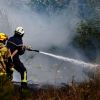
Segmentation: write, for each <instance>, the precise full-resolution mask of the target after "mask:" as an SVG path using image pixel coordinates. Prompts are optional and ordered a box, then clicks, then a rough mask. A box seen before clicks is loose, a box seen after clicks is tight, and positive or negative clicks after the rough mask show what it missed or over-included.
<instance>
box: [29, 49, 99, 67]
mask: <svg viewBox="0 0 100 100" xmlns="http://www.w3.org/2000/svg"><path fill="white" fill-rule="evenodd" d="M29 51H35V52H39V53H42V54H45V55H48V56H51V57H54V58H57V59H61V60H64V61H69V62H72V63H74V64H78V65H82V67H91V68H92V67H98V66H99V65H97V64H91V63H85V62H83V61H78V60H75V59H70V58H67V57H62V56H58V55H53V54H50V53H46V52H42V51H39V50H34V49H31V50H29Z"/></svg>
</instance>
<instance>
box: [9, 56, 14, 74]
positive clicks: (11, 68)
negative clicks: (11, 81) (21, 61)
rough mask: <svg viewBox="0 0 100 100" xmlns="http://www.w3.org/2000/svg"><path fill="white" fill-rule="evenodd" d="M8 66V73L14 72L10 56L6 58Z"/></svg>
mask: <svg viewBox="0 0 100 100" xmlns="http://www.w3.org/2000/svg"><path fill="white" fill-rule="evenodd" d="M8 66H9V71H10V73H11V74H12V73H13V71H14V64H13V60H12V57H11V56H10V57H9V58H8Z"/></svg>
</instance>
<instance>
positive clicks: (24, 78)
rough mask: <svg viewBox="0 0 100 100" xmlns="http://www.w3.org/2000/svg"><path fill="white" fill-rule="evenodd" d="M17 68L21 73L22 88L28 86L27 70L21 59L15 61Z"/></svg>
mask: <svg viewBox="0 0 100 100" xmlns="http://www.w3.org/2000/svg"><path fill="white" fill-rule="evenodd" d="M14 65H15V67H14V68H15V69H16V70H17V71H18V72H19V73H20V74H21V86H22V88H24V87H26V86H27V71H26V68H25V67H24V65H23V64H22V63H21V62H20V61H19V62H16V63H14Z"/></svg>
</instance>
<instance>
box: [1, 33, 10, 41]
mask: <svg viewBox="0 0 100 100" xmlns="http://www.w3.org/2000/svg"><path fill="white" fill-rule="evenodd" d="M4 40H8V36H6V35H5V34H4V33H0V41H4Z"/></svg>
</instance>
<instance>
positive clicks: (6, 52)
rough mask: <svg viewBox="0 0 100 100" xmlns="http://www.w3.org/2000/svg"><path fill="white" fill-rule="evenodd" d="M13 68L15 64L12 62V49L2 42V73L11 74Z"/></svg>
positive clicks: (0, 70)
mask: <svg viewBox="0 0 100 100" xmlns="http://www.w3.org/2000/svg"><path fill="white" fill-rule="evenodd" d="M13 70H14V66H13V63H12V57H11V52H10V49H8V48H7V47H5V45H4V44H3V43H0V75H6V74H10V75H11V74H12V73H13Z"/></svg>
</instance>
